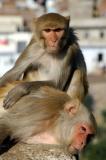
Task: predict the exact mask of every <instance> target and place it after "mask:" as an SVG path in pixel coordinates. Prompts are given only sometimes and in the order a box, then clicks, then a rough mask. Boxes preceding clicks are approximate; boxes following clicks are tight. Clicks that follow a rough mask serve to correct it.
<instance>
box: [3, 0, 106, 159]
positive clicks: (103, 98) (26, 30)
mask: <svg viewBox="0 0 106 160" xmlns="http://www.w3.org/2000/svg"><path fill="white" fill-rule="evenodd" d="M47 12H58V13H60V14H62V15H65V16H68V15H70V17H71V22H70V26H71V27H74V28H75V31H76V34H77V36H78V38H79V44H80V47H81V49H82V52H83V55H84V57H85V61H86V64H87V70H88V80H89V84H90V89H89V95H88V96H87V97H86V100H85V103H86V105H87V107H89V108H90V109H92V111H93V113H94V115H95V117H96V120H97V124H98V133H97V136H96V137H95V139H94V141H93V143H92V144H90V145H89V146H88V147H87V149H85V151H84V153H83V155H81V159H83V160H106V0H0V76H2V75H3V74H4V73H5V72H6V71H8V70H9V69H10V68H11V67H12V66H13V65H14V63H15V61H16V59H17V57H18V56H19V54H20V53H21V52H22V51H23V50H24V48H25V47H26V45H27V44H28V42H29V41H30V38H31V35H32V20H33V18H36V17H38V16H40V15H42V14H44V13H47Z"/></svg>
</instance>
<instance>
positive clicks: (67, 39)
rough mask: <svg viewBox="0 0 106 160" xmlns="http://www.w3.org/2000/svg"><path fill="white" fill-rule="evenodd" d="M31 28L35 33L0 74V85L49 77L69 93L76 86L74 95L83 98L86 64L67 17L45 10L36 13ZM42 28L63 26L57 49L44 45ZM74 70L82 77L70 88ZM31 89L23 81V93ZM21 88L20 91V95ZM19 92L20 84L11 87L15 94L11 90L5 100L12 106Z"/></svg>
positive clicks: (59, 27)
mask: <svg viewBox="0 0 106 160" xmlns="http://www.w3.org/2000/svg"><path fill="white" fill-rule="evenodd" d="M51 17H52V18H51ZM34 28H35V30H34V34H33V36H32V39H31V41H30V43H29V44H28V46H27V47H26V49H25V50H24V51H23V53H22V54H21V55H20V56H19V58H18V59H17V61H16V63H15V65H14V67H13V68H12V69H11V70H9V71H8V72H7V73H6V74H4V75H3V77H1V79H0V86H3V85H5V84H6V83H8V82H12V81H14V80H24V81H45V80H46V81H52V82H53V83H54V86H55V87H56V88H59V89H60V90H63V91H66V92H67V93H68V94H69V95H70V96H71V93H72V92H71V90H73V93H74V90H75V93H76V90H77V94H76V96H77V97H78V98H80V99H81V100H83V98H84V97H85V95H86V93H87V92H88V81H87V74H86V64H85V61H84V57H83V55H82V52H81V50H80V47H79V45H78V42H77V37H76V35H75V33H74V30H73V29H72V28H69V18H67V17H64V16H61V15H59V14H57V13H56V14H55V13H48V14H45V15H43V16H41V17H39V18H38V19H37V20H36V21H35V22H34ZM45 28H50V29H53V30H54V29H64V34H63V35H62V37H61V39H60V40H58V39H57V41H59V42H58V43H57V47H58V48H59V50H56V51H54V52H53V51H51V50H49V51H48V49H47V47H48V46H45V45H44V44H45V39H44V37H42V30H44V29H45ZM77 70H78V72H79V73H78V75H79V76H77V78H78V80H79V79H80V80H81V81H80V85H79V84H78V85H76V84H75V85H74V84H73V85H74V87H73V85H72V88H71V80H72V78H74V73H75V72H76V71H77ZM80 76H81V77H80ZM30 85H32V84H30ZM31 89H32V87H27V85H26V86H25V85H24V93H25V92H26V94H28V93H29V92H30V91H31ZM20 90H21V93H20V95H19V92H20ZM25 90H26V91H25ZM17 94H18V95H17ZM13 95H15V96H13ZM17 96H18V98H17ZM22 96H23V95H22V85H21V89H20V87H19V86H18V87H17V88H16V89H14V94H11V92H10V93H9V94H8V97H6V98H7V99H9V104H6V103H4V104H5V105H7V106H11V105H12V104H13V101H14V103H15V101H17V99H19V97H20V98H21V97H22ZM10 99H11V100H10ZM7 101H8V100H7ZM7 108H8V107H7Z"/></svg>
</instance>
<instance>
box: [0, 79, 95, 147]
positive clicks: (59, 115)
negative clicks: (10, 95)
mask: <svg viewBox="0 0 106 160" xmlns="http://www.w3.org/2000/svg"><path fill="white" fill-rule="evenodd" d="M35 83H36V86H37V90H36V91H34V92H33V93H30V94H29V95H26V96H24V97H23V98H21V99H20V100H19V101H18V102H17V103H16V104H15V105H14V106H13V107H12V108H10V109H9V110H6V111H5V112H4V113H3V115H2V116H1V117H0V142H1V143H2V141H3V140H4V139H5V138H6V137H7V136H8V135H10V136H11V138H15V139H18V140H21V141H24V142H25V141H27V140H28V139H29V141H28V142H30V137H32V142H33V143H35V142H34V140H33V137H35V138H34V139H35V141H37V140H38V138H39V135H40V138H41V142H40V143H43V140H44V143H47V142H48V143H57V144H63V145H66V146H67V147H68V146H69V147H70V145H71V143H72V142H73V135H74V133H73V132H72V133H71V130H72V131H73V129H74V126H76V125H77V123H78V124H79V123H80V124H84V123H85V124H87V125H88V126H90V128H91V129H90V132H91V133H90V134H91V135H92V134H95V120H94V117H93V115H92V113H91V112H90V111H88V110H87V109H86V108H85V107H84V106H83V104H81V103H80V101H79V100H77V99H71V98H70V97H69V96H68V95H67V94H66V93H65V92H62V91H59V90H57V89H55V88H53V87H50V86H47V84H45V83H44V82H42V83H41V86H40V82H35ZM43 83H44V84H43ZM38 84H39V87H38ZM13 86H14V84H11V85H7V87H4V91H3V88H2V95H5V94H4V93H5V91H9V89H11V87H13ZM71 107H72V108H71ZM73 107H75V111H76V112H75V111H74V112H72V111H71V109H73ZM45 134H46V135H47V137H48V140H46V141H45V139H42V136H43V137H45ZM49 138H50V139H49ZM38 143H39V142H38Z"/></svg>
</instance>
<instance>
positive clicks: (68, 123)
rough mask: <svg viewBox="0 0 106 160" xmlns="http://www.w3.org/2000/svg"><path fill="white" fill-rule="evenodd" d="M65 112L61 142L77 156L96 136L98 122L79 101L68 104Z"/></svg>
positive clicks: (75, 100)
mask: <svg viewBox="0 0 106 160" xmlns="http://www.w3.org/2000/svg"><path fill="white" fill-rule="evenodd" d="M64 110H65V114H63V116H64V118H63V117H61V118H62V119H61V120H62V121H61V124H62V126H61V129H62V130H61V131H60V132H61V141H63V143H65V144H66V146H67V148H68V150H69V151H70V152H71V153H72V154H77V153H78V152H80V151H81V150H82V149H84V148H85V146H86V145H87V144H88V142H90V141H91V139H92V138H93V137H94V135H95V134H96V122H95V119H94V116H93V114H92V113H91V111H88V109H87V108H86V107H85V106H84V105H83V104H82V103H81V102H80V101H79V100H78V99H74V100H71V101H69V102H67V103H66V104H65V107H64ZM63 119H64V121H63Z"/></svg>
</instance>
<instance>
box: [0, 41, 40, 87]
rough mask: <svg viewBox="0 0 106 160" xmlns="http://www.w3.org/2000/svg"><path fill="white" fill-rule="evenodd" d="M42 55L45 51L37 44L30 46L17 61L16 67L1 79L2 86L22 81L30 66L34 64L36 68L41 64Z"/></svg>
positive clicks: (0, 84)
mask: <svg viewBox="0 0 106 160" xmlns="http://www.w3.org/2000/svg"><path fill="white" fill-rule="evenodd" d="M35 51H36V53H35ZM42 55H43V51H42V50H41V49H40V47H39V46H38V45H37V44H32V45H31V46H28V47H27V48H26V49H25V50H24V52H23V53H22V54H21V55H20V56H19V58H18V59H17V61H16V63H15V65H14V67H13V68H12V69H10V70H9V71H8V72H6V73H5V74H4V75H3V76H2V77H1V78H0V86H3V85H5V84H6V83H7V82H11V81H15V80H20V79H21V77H22V75H23V73H24V72H25V71H26V69H27V68H28V67H29V66H30V65H32V64H34V66H36V65H37V64H38V63H39V58H40V57H41V56H42Z"/></svg>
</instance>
